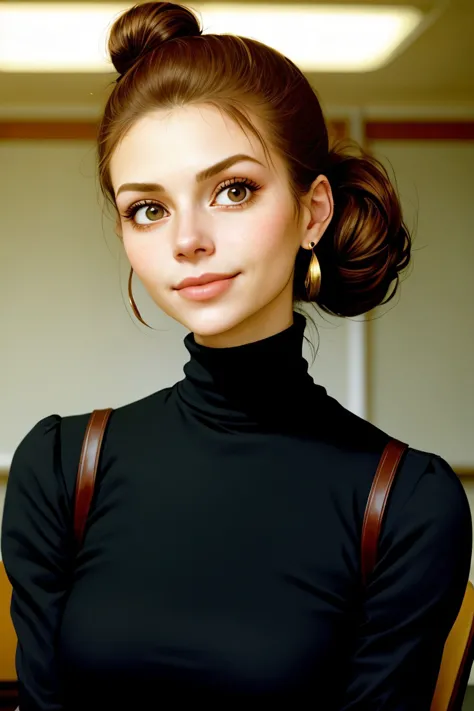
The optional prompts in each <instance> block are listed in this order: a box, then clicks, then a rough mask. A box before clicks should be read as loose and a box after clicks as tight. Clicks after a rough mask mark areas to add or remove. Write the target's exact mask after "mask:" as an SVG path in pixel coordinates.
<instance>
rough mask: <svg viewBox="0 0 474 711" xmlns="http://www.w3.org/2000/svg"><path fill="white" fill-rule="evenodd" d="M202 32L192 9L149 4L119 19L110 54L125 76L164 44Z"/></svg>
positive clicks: (126, 13)
mask: <svg viewBox="0 0 474 711" xmlns="http://www.w3.org/2000/svg"><path fill="white" fill-rule="evenodd" d="M201 33H202V30H201V27H200V24H199V20H198V18H197V17H196V16H195V15H194V14H193V13H192V12H191V10H188V8H186V7H183V6H182V5H176V4H175V3H172V2H146V3H143V4H140V5H134V6H133V7H131V8H130V9H129V10H127V11H126V12H124V13H123V14H122V15H120V17H119V18H118V19H117V20H115V22H114V23H113V25H112V27H111V29H110V34H109V40H108V51H109V54H110V58H111V60H112V63H113V65H114V67H115V69H116V70H117V72H118V73H119V74H120V75H123V74H125V73H126V72H128V70H129V69H131V67H133V66H134V64H136V63H137V62H138V61H139V60H140V59H141V58H142V57H144V56H145V55H146V54H148V53H149V52H152V51H153V50H155V49H157V48H158V47H160V46H161V45H162V44H163V43H164V42H167V41H168V40H171V39H174V38H175V37H195V36H198V35H200V34H201Z"/></svg>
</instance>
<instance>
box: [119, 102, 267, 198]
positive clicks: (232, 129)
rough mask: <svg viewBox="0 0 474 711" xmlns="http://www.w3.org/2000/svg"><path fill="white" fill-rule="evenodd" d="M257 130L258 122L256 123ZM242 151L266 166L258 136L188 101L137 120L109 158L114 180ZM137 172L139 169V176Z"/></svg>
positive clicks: (199, 165)
mask: <svg viewBox="0 0 474 711" xmlns="http://www.w3.org/2000/svg"><path fill="white" fill-rule="evenodd" d="M257 128H258V129H259V130H260V131H261V130H262V129H261V127H260V126H257ZM240 152H241V153H246V154H248V155H251V156H255V157H256V158H257V159H258V160H260V161H261V162H262V163H264V164H265V165H267V159H266V156H265V153H264V150H263V148H262V146H261V144H260V141H259V140H258V139H257V137H256V136H255V135H254V134H253V133H252V132H251V131H248V130H247V129H246V132H244V131H243V130H242V128H241V127H240V126H239V125H238V124H237V123H236V122H235V121H233V120H232V119H231V117H229V116H227V115H226V114H225V113H224V112H222V111H219V110H217V109H216V108H214V107H207V106H199V107H198V106H192V107H191V106H187V107H179V108H175V109H172V110H161V109H160V110H155V111H152V112H149V113H147V114H146V115H144V116H142V117H141V118H140V119H138V120H137V121H136V122H135V123H134V124H133V126H132V127H131V128H130V129H129V130H128V131H127V132H126V133H125V135H124V136H123V137H122V139H121V140H120V141H119V143H118V144H117V146H116V148H115V150H114V152H113V154H112V157H111V162H110V171H111V178H112V182H113V183H114V184H117V182H119V181H121V180H122V179H129V178H130V179H133V178H138V177H140V178H143V177H144V176H143V171H144V170H145V171H146V172H147V173H148V172H150V171H154V174H150V175H149V176H148V177H149V178H150V179H151V178H155V177H156V171H157V169H158V170H159V171H160V173H163V172H165V173H166V174H167V175H168V174H169V175H171V174H173V173H174V172H180V173H181V175H183V171H187V170H189V171H190V173H193V175H194V173H196V172H198V171H199V170H202V169H203V168H205V167H207V166H208V165H211V164H213V163H216V162H218V161H219V160H222V159H223V158H225V157H227V156H228V155H231V154H235V153H240ZM137 172H139V173H140V175H139V176H138V174H137Z"/></svg>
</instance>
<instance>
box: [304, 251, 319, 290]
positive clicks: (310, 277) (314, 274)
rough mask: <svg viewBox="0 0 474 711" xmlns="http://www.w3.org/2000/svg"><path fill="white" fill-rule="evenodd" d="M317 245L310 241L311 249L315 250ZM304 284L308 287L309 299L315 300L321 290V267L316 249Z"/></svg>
mask: <svg viewBox="0 0 474 711" xmlns="http://www.w3.org/2000/svg"><path fill="white" fill-rule="evenodd" d="M315 246H316V244H315V243H314V242H310V243H309V247H310V249H311V250H314V247H315ZM304 285H305V287H306V292H307V294H308V299H309V300H310V301H313V300H314V299H315V298H316V297H317V296H318V294H319V292H320V290H321V267H320V265H319V260H318V258H317V256H316V254H315V253H314V251H313V253H312V255H311V261H310V263H309V268H308V273H307V274H306V279H305V283H304Z"/></svg>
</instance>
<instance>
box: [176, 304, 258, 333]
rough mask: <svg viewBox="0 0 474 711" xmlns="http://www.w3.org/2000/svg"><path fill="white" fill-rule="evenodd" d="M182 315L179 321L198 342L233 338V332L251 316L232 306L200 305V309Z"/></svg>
mask: <svg viewBox="0 0 474 711" xmlns="http://www.w3.org/2000/svg"><path fill="white" fill-rule="evenodd" d="M192 311H193V313H191V310H189V311H187V312H186V313H182V314H181V315H180V318H179V319H178V320H179V321H180V322H181V323H182V324H183V325H184V326H185V327H186V328H188V329H189V330H190V331H192V332H193V333H194V334H195V336H196V339H197V340H202V341H205V340H207V339H212V338H216V337H219V336H222V337H223V339H225V337H226V334H227V335H228V336H231V334H232V331H233V330H234V329H235V328H236V327H238V326H239V325H240V324H241V323H242V321H244V320H245V319H246V318H248V316H249V315H250V314H248V313H245V312H244V311H243V310H242V309H241V308H239V309H236V308H232V307H231V306H230V305H227V306H224V305H223V304H219V305H215V306H213V305H211V304H206V305H200V306H199V308H197V309H193V310H192Z"/></svg>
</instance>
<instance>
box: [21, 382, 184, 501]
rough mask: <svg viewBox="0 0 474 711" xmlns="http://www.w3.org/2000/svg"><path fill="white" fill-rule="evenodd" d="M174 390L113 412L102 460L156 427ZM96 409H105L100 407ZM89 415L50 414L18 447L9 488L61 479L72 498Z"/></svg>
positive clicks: (42, 484)
mask: <svg viewBox="0 0 474 711" xmlns="http://www.w3.org/2000/svg"><path fill="white" fill-rule="evenodd" d="M170 390H171V388H165V389H163V390H160V391H158V392H156V393H152V394H151V395H147V396H146V397H143V398H140V399H138V400H136V401H134V402H131V403H127V404H125V405H122V406H120V407H117V408H112V414H111V416H110V418H109V421H108V424H107V430H106V434H105V437H104V441H103V445H102V450H103V454H102V455H101V456H102V457H103V460H104V459H105V460H107V459H110V458H111V457H112V456H113V453H114V452H115V453H116V451H117V449H118V448H120V447H121V446H123V445H124V442H126V441H131V439H132V438H133V435H134V432H136V433H139V432H140V433H142V434H143V433H145V432H146V430H147V428H151V427H153V423H155V424H156V418H158V419H159V418H160V413H161V412H162V406H163V404H164V403H165V401H166V398H167V395H168V392H169V391H170ZM97 409H105V407H104V406H100V407H98V408H97ZM92 412H93V411H92V410H91V411H90V412H84V413H79V414H73V415H66V416H61V415H59V414H56V413H55V414H51V415H48V416H46V417H43V418H42V419H41V420H39V421H38V422H36V423H35V424H34V425H33V426H32V427H31V429H30V430H28V432H27V433H26V434H25V435H24V437H23V439H22V440H21V441H20V443H19V444H18V446H17V448H16V450H15V452H14V454H13V458H12V462H11V465H10V471H9V478H8V481H9V482H11V484H10V487H11V488H12V487H13V486H16V484H18V485H20V486H32V485H34V486H41V487H43V488H46V489H47V488H48V487H50V486H54V482H55V481H56V482H57V481H58V479H61V480H62V481H61V484H62V485H63V486H64V487H65V489H66V491H67V492H68V495H69V497H72V496H73V494H74V490H75V486H76V475H77V467H78V463H79V459H80V455H81V450H82V445H83V441H84V435H85V433H86V428H87V425H88V422H89V419H90V417H91V415H92Z"/></svg>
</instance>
